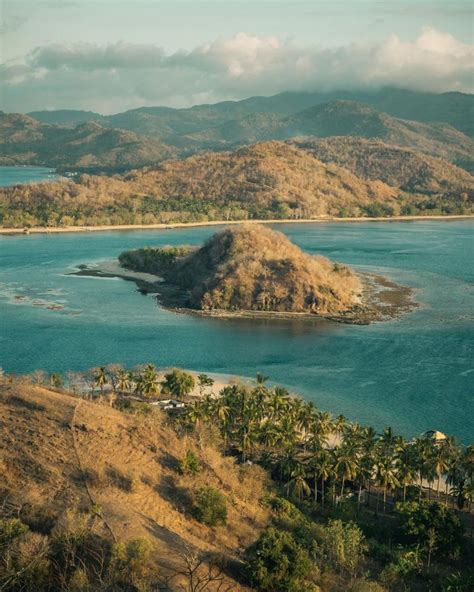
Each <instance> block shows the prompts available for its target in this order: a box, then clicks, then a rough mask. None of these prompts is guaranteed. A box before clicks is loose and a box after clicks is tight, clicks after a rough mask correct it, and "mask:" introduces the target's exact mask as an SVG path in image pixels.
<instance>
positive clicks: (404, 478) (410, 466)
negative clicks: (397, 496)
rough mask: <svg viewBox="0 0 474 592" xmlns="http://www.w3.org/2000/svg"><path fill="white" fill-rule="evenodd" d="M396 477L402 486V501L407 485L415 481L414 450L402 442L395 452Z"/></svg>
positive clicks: (404, 498)
mask: <svg viewBox="0 0 474 592" xmlns="http://www.w3.org/2000/svg"><path fill="white" fill-rule="evenodd" d="M395 464H396V467H397V479H398V481H399V483H400V485H401V486H403V501H406V495H407V487H408V485H411V484H412V483H414V482H415V481H416V450H415V449H414V447H413V446H412V445H411V444H408V443H407V442H404V443H403V445H401V446H399V447H398V449H397V452H396V458H395Z"/></svg>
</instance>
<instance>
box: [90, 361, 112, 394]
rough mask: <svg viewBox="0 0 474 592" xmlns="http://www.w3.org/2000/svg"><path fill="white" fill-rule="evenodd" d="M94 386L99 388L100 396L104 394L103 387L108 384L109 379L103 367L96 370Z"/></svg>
mask: <svg viewBox="0 0 474 592" xmlns="http://www.w3.org/2000/svg"><path fill="white" fill-rule="evenodd" d="M94 382H95V385H96V386H98V387H99V388H100V394H101V395H103V394H104V386H105V385H106V384H108V383H109V377H108V375H107V372H106V370H105V368H104V367H103V366H101V367H100V368H98V369H97V370H96V372H95V374H94Z"/></svg>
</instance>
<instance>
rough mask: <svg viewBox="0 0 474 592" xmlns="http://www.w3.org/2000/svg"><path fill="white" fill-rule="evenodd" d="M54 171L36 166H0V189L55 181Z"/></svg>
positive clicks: (56, 176) (56, 177)
mask: <svg viewBox="0 0 474 592" xmlns="http://www.w3.org/2000/svg"><path fill="white" fill-rule="evenodd" d="M54 171H55V169H50V168H47V167H38V166H24V167H19V166H11V167H8V166H0V187H8V186H9V185H18V184H25V183H39V182H40V181H41V182H44V181H56V179H58V175H57V174H56V173H55V172H54Z"/></svg>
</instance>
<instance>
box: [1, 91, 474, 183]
mask: <svg viewBox="0 0 474 592" xmlns="http://www.w3.org/2000/svg"><path fill="white" fill-rule="evenodd" d="M323 99H324V100H323ZM422 100H423V101H424V102H425V107H426V112H425V111H424V110H423V109H422V108H421V102H422ZM472 104H473V100H472V96H471V95H463V94H461V93H448V94H445V95H435V94H430V93H411V92H409V91H401V90H398V91H397V90H395V89H386V90H385V91H384V92H382V91H380V92H378V93H365V94H364V93H348V92H340V93H329V94H324V93H283V94H280V95H276V96H274V97H253V98H250V99H246V100H243V101H226V102H223V103H217V104H215V105H197V106H195V107H191V108H189V109H172V108H168V107H142V108H139V109H133V110H130V111H126V112H124V113H118V114H116V115H107V116H103V115H100V114H97V113H93V112H88V111H74V110H61V111H44V112H34V113H32V115H34V118H32V117H28V116H24V115H18V114H11V115H5V114H4V115H3V116H2V117H1V120H0V137H1V139H0V164H36V165H38V164H39V165H49V166H56V167H60V168H61V169H63V170H64V169H71V168H73V169H76V170H81V171H87V172H107V173H111V172H120V171H123V170H126V169H132V168H136V167H140V166H145V165H148V164H155V163H158V162H161V161H163V160H165V159H167V158H170V157H180V158H184V157H186V156H189V155H191V154H195V153H197V152H201V151H203V150H212V151H222V150H230V149H232V150H233V149H236V148H238V147H241V146H244V145H249V144H253V143H255V142H260V141H267V140H285V139H289V138H293V137H295V136H316V137H331V136H355V137H363V138H370V139H378V140H383V141H384V142H385V143H387V144H391V145H396V146H403V147H406V148H412V149H414V150H416V151H417V152H421V153H423V154H427V155H431V156H436V157H440V158H443V159H445V160H447V161H450V162H453V163H455V164H457V165H458V166H461V167H463V168H465V169H466V170H470V171H472V170H474V157H473V154H474V141H473V140H472V138H471V137H470V135H469V134H471V135H472V129H471V127H470V124H469V120H470V117H471V114H472V113H473V109H472ZM402 107H403V108H402ZM400 115H401V116H402V117H400Z"/></svg>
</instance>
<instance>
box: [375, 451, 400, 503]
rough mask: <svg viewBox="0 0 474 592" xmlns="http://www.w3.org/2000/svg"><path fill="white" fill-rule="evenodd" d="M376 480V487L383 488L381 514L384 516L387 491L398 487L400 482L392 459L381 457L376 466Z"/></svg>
mask: <svg viewBox="0 0 474 592" xmlns="http://www.w3.org/2000/svg"><path fill="white" fill-rule="evenodd" d="M376 479H377V482H378V485H379V486H380V487H382V488H383V512H384V514H385V508H386V502H387V491H388V490H390V489H393V488H395V487H398V486H399V485H400V482H399V481H398V479H397V470H396V467H395V464H394V462H393V459H392V458H390V457H382V458H380V459H379V462H378V463H377V465H376ZM377 506H378V496H377Z"/></svg>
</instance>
